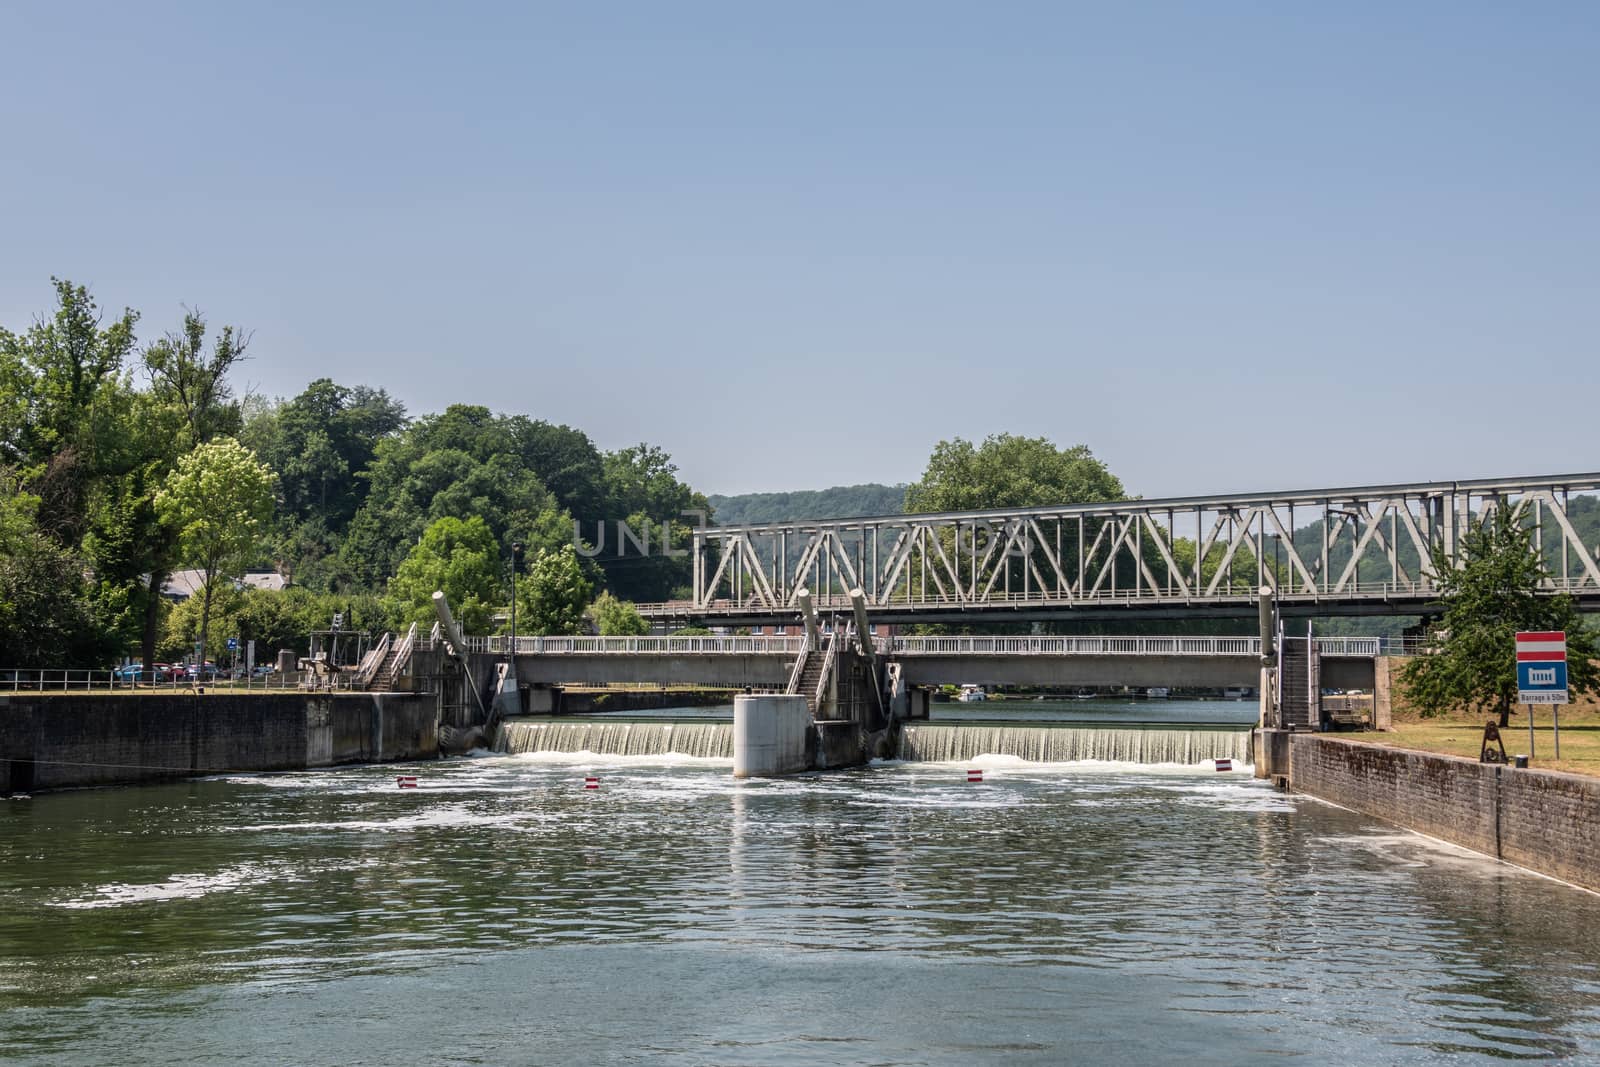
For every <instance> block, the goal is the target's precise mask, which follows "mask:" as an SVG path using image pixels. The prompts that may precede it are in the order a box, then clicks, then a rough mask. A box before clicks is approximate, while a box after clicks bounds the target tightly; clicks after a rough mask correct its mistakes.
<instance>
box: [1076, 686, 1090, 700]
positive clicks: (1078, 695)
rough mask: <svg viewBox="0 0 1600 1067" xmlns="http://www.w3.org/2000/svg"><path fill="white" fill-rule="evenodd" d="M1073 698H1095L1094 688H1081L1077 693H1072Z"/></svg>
mask: <svg viewBox="0 0 1600 1067" xmlns="http://www.w3.org/2000/svg"><path fill="white" fill-rule="evenodd" d="M1072 699H1073V700H1093V699H1094V690H1092V689H1080V690H1078V691H1077V692H1076V693H1073V694H1072Z"/></svg>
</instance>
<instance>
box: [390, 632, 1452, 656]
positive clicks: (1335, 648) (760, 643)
mask: <svg viewBox="0 0 1600 1067" xmlns="http://www.w3.org/2000/svg"><path fill="white" fill-rule="evenodd" d="M466 640H467V647H466V649H465V650H464V651H468V652H478V653H487V654H492V655H502V656H503V655H505V654H506V651H507V644H508V640H509V639H508V638H507V637H505V636H502V635H496V636H493V637H469V638H467V639H466ZM1316 641H1317V647H1318V648H1319V649H1320V650H1321V651H1322V654H1323V655H1325V656H1351V657H1355V656H1383V655H1413V654H1416V653H1417V652H1421V651H1425V650H1426V648H1427V647H1428V643H1427V640H1426V639H1425V638H1394V637H1318V638H1316ZM402 647H403V646H402ZM873 647H874V649H875V650H876V651H877V652H878V653H880V654H882V655H888V656H898V655H907V656H926V655H1046V656H1122V655H1128V656H1259V655H1260V654H1261V640H1260V638H1256V637H1184V636H1171V637H1163V636H1120V635H1108V636H1100V635H1089V636H1037V637H1033V636H1029V637H1011V636H1006V637H1000V636H984V635H968V636H956V637H879V638H875V639H874V641H873ZM808 651H815V650H812V649H809V648H808V647H807V644H806V638H805V637H804V636H803V635H802V636H798V637H789V636H776V635H773V636H767V635H760V634H757V635H751V636H725V637H519V638H517V655H519V656H614V655H627V656H636V655H647V656H683V655H689V656H694V655H709V656H770V655H783V656H794V655H800V656H802V658H803V656H804V654H805V653H806V652H808Z"/></svg>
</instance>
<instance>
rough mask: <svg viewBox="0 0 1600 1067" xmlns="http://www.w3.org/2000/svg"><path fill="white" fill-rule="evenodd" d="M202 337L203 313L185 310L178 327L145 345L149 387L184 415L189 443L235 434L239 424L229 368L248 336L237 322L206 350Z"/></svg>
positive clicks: (238, 357) (239, 413)
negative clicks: (229, 381) (229, 380)
mask: <svg viewBox="0 0 1600 1067" xmlns="http://www.w3.org/2000/svg"><path fill="white" fill-rule="evenodd" d="M205 342H206V320H205V317H204V316H203V315H201V314H200V312H198V311H188V312H185V314H184V316H183V325H182V327H181V328H179V329H177V330H175V331H172V332H170V333H168V334H167V335H166V336H165V337H163V338H162V339H161V340H159V341H156V342H155V343H153V344H151V345H149V346H148V347H147V348H145V350H144V367H145V372H146V373H147V374H149V376H150V384H151V388H152V389H153V390H154V392H155V393H156V394H157V395H158V396H160V397H162V398H163V399H165V400H167V401H168V402H170V403H171V404H172V405H173V406H174V407H176V408H177V410H178V411H179V412H180V413H181V414H182V415H183V419H184V423H185V425H186V426H187V427H188V431H189V442H190V444H191V445H197V444H204V443H205V442H207V441H210V440H212V439H213V438H216V437H224V436H234V435H236V434H238V432H239V430H240V427H241V426H242V425H243V415H242V411H241V408H240V405H239V403H238V402H237V401H236V400H235V399H234V396H233V389H232V387H231V386H230V385H229V383H228V373H229V371H231V370H232V369H233V368H234V366H235V365H236V364H238V363H239V362H240V361H241V360H243V359H244V358H245V354H244V353H245V349H246V348H248V347H249V346H250V336H249V334H247V333H245V332H244V331H243V330H241V329H239V328H238V327H236V326H224V327H223V328H222V332H221V333H220V334H218V335H217V336H216V337H215V338H214V339H213V340H212V343H211V352H210V354H209V355H208V354H207V353H206V347H205Z"/></svg>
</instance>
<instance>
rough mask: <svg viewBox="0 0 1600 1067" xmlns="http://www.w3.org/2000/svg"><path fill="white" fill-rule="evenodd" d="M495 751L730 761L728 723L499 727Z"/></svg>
mask: <svg viewBox="0 0 1600 1067" xmlns="http://www.w3.org/2000/svg"><path fill="white" fill-rule="evenodd" d="M494 747H495V750H496V751H499V752H506V753H510V754H512V755H522V754H524V753H529V752H593V753H595V754H596V755H605V756H664V755H667V754H669V753H670V754H675V755H679V756H699V757H703V758H709V759H728V760H731V759H733V724H732V723H731V722H595V721H593V720H588V721H560V722H526V721H520V722H519V721H516V720H513V721H511V722H507V723H503V724H502V725H501V727H500V729H499V731H498V732H497V734H496V737H495V744H494Z"/></svg>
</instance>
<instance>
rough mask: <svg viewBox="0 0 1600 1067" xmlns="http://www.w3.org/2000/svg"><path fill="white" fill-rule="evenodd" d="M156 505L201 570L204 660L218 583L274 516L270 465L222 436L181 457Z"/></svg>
mask: <svg viewBox="0 0 1600 1067" xmlns="http://www.w3.org/2000/svg"><path fill="white" fill-rule="evenodd" d="M155 506H156V513H157V514H158V515H159V516H160V517H161V521H162V523H163V524H164V525H165V526H166V527H167V528H168V529H170V530H172V531H173V533H174V535H175V539H176V543H177V546H178V558H179V559H180V560H182V561H183V562H186V563H189V564H190V565H192V566H194V567H196V568H197V569H198V570H199V571H200V572H201V574H202V576H203V580H204V583H205V588H204V589H203V590H202V592H201V594H200V595H201V609H200V658H201V660H202V661H203V660H204V659H205V654H206V642H207V638H208V636H209V634H208V627H209V623H210V619H211V601H212V596H213V590H214V588H215V587H216V583H217V581H218V580H219V579H222V578H227V577H230V576H232V575H233V574H236V573H238V572H239V571H240V570H242V569H243V567H244V565H245V562H246V560H247V559H248V557H249V556H250V555H251V554H252V553H253V552H254V551H255V550H256V549H257V547H258V546H259V544H260V542H261V537H262V534H263V533H264V532H265V530H266V526H267V523H268V522H269V521H270V520H271V518H272V471H270V470H269V469H268V468H267V467H266V466H265V465H264V464H262V463H261V462H259V461H258V460H257V459H256V457H255V453H253V452H251V451H250V450H249V449H247V448H245V447H244V446H243V445H241V444H240V443H239V442H237V441H235V440H233V439H232V438H223V439H221V440H218V441H213V442H211V443H209V444H203V445H200V446H198V447H196V448H195V449H194V451H192V452H190V453H189V454H188V455H186V456H184V457H183V458H182V459H180V460H179V461H178V469H177V470H176V472H174V474H173V476H172V478H171V479H169V480H168V482H167V484H166V487H165V488H163V489H162V490H161V491H160V492H159V493H157V494H156V498H155Z"/></svg>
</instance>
